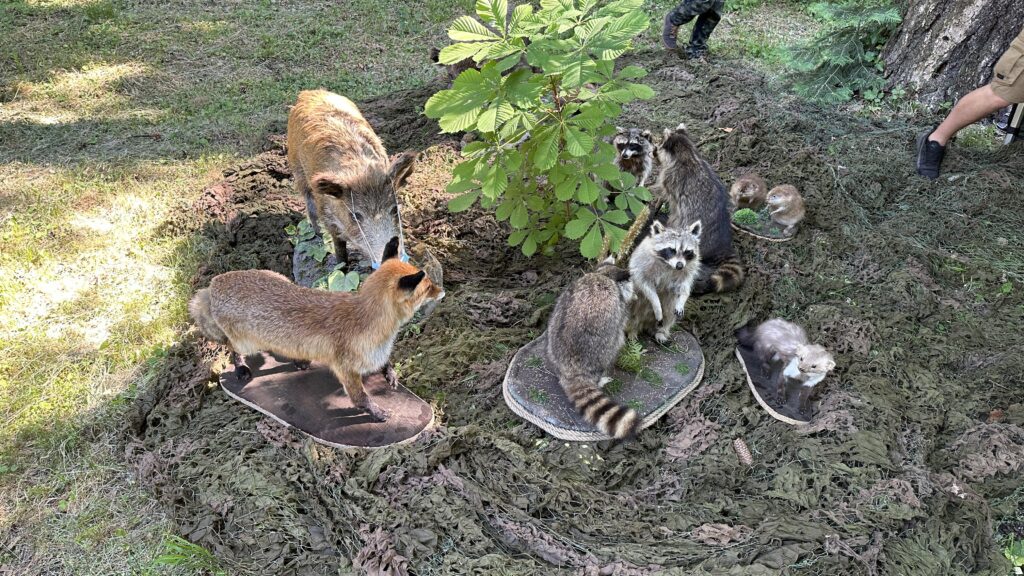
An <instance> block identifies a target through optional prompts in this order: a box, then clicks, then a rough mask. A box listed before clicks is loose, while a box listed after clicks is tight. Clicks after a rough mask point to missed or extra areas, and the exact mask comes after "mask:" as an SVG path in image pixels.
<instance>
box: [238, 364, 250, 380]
mask: <svg viewBox="0 0 1024 576" xmlns="http://www.w3.org/2000/svg"><path fill="white" fill-rule="evenodd" d="M235 378H237V379H238V381H239V382H241V383H243V384H245V383H246V382H248V381H250V380H252V370H250V369H249V367H248V366H246V365H244V364H241V365H239V366H235Z"/></svg>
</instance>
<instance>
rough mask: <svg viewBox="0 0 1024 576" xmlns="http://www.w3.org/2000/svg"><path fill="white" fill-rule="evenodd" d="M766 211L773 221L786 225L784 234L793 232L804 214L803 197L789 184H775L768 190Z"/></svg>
mask: <svg viewBox="0 0 1024 576" xmlns="http://www.w3.org/2000/svg"><path fill="white" fill-rule="evenodd" d="M768 211H769V213H770V214H771V217H772V221H773V222H775V223H776V224H780V225H782V226H785V227H786V230H785V232H786V234H789V233H791V232H793V229H794V228H796V225H797V224H799V223H800V221H801V220H803V219H804V215H805V214H806V210H805V209H804V199H803V197H802V196H800V192H798V191H797V189H796V187H794V186H790V185H789V184H783V185H781V186H776V187H775V188H772V189H771V190H770V191H769V192H768Z"/></svg>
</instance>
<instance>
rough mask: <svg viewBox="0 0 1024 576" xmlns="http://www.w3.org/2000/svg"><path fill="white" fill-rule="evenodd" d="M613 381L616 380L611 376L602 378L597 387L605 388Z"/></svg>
mask: <svg viewBox="0 0 1024 576" xmlns="http://www.w3.org/2000/svg"><path fill="white" fill-rule="evenodd" d="M612 380H614V378H612V377H611V376H602V377H601V379H600V380H598V381H597V387H598V388H604V387H605V386H607V385H608V383H609V382H611V381H612Z"/></svg>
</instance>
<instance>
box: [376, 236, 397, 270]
mask: <svg viewBox="0 0 1024 576" xmlns="http://www.w3.org/2000/svg"><path fill="white" fill-rule="evenodd" d="M398 244H399V240H398V236H393V237H392V238H391V240H388V243H387V244H386V245H385V246H384V255H383V256H381V259H380V262H381V264H383V263H384V262H387V261H388V260H390V259H392V258H395V257H397V256H398Z"/></svg>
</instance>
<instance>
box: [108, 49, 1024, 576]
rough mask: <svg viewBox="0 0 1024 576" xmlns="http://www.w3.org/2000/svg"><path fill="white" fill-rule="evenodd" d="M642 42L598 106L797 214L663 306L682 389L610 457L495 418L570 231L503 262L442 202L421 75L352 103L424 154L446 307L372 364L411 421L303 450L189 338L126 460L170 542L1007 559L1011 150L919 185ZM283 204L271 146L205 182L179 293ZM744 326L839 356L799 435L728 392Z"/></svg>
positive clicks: (1021, 429) (1012, 472)
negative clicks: (362, 447)
mask: <svg viewBox="0 0 1024 576" xmlns="http://www.w3.org/2000/svg"><path fill="white" fill-rule="evenodd" d="M641 57H642V58H643V59H644V61H643V62H639V63H641V64H644V65H647V66H649V67H650V68H652V74H651V76H649V77H648V83H649V84H651V85H652V87H654V88H655V89H656V90H657V91H658V96H657V97H656V98H655V99H653V100H651V101H648V102H643V103H637V104H634V105H631V106H630V107H629V108H628V109H627V110H626V113H625V118H624V119H623V120H622V122H627V123H634V124H637V125H640V126H643V127H647V128H651V129H653V130H656V131H657V132H660V130H661V129H662V128H664V127H666V126H675V125H676V124H678V123H679V122H680V121H685V122H686V123H687V124H688V126H689V127H690V129H691V131H692V132H693V133H694V134H695V135H696V138H697V139H698V140H700V142H701V148H702V150H703V151H704V153H705V155H706V156H707V157H708V159H709V160H710V161H711V162H712V163H713V164H714V165H715V166H716V167H717V169H718V170H719V171H720V173H721V174H722V175H723V178H724V179H726V180H727V181H728V180H731V179H732V178H734V177H735V176H737V175H738V174H740V173H741V172H742V171H744V170H747V169H751V168H756V169H757V170H758V171H759V172H760V173H761V174H762V175H763V176H765V178H766V179H767V180H768V182H769V184H771V185H775V184H778V183H783V182H788V183H792V184H795V185H797V186H798V187H799V188H800V189H801V190H802V191H803V192H804V195H805V197H806V198H808V202H809V206H810V216H809V218H808V221H807V222H806V224H805V225H804V227H803V229H802V231H801V233H800V235H799V236H798V237H797V238H796V239H795V240H793V241H792V242H789V243H786V244H784V245H778V244H769V243H760V242H758V241H756V240H755V239H753V238H749V237H746V236H738V237H737V239H736V240H737V242H738V249H739V252H740V254H741V256H742V258H743V260H744V261H745V262H746V264H747V266H748V271H749V280H748V281H747V284H746V285H745V286H744V287H743V289H742V290H741V291H739V292H738V293H735V294H730V295H726V296H722V297H714V298H706V299H703V300H700V301H696V302H693V304H692V306H690V307H689V310H688V314H687V318H686V319H685V320H684V321H683V322H682V324H683V326H684V327H686V328H687V329H689V330H692V331H693V332H694V333H695V334H696V335H697V337H698V338H699V339H700V341H701V344H702V346H703V347H704V353H705V355H706V358H707V368H706V373H705V377H704V381H703V382H702V383H701V385H700V386H699V387H698V389H697V391H695V392H694V393H693V394H692V395H691V396H689V397H688V398H687V400H685V401H684V402H683V403H682V404H681V405H680V406H678V407H677V408H676V409H674V410H673V411H671V412H670V413H669V414H668V415H667V416H666V417H665V418H663V420H662V421H661V422H659V423H658V424H656V425H655V426H653V427H652V428H650V429H649V430H646V431H645V432H643V433H642V434H641V435H640V437H639V440H638V441H637V442H634V443H630V444H623V445H617V446H605V445H592V444H590V445H576V444H564V443H561V442H553V441H551V439H550V438H547V437H545V436H544V435H543V434H541V433H540V432H539V431H538V430H537V429H536V428H534V427H533V426H531V425H529V424H526V423H523V422H521V421H520V420H518V419H517V418H516V417H515V416H513V415H512V413H511V412H510V411H509V410H508V409H507V408H506V407H505V406H504V403H503V401H502V398H501V392H500V383H501V379H502V376H503V373H504V370H505V367H506V365H507V362H508V359H509V358H510V357H511V355H512V353H514V351H515V349H517V348H518V347H519V346H521V345H523V344H525V343H526V342H528V341H529V340H530V339H532V338H533V337H535V336H536V335H537V334H538V333H539V331H540V330H541V329H542V328H543V323H544V321H545V319H546V308H545V307H546V306H549V305H550V303H551V301H552V300H553V298H554V296H555V294H556V293H557V292H558V290H559V289H560V287H561V286H563V285H565V284H566V283H567V282H568V281H569V280H570V279H571V278H573V277H574V276H576V275H577V274H579V273H580V270H581V269H582V268H583V267H584V266H585V264H584V262H583V261H582V260H581V259H580V258H578V257H577V256H574V254H573V252H574V249H573V248H572V247H568V246H567V247H565V249H564V250H563V251H562V253H561V254H560V255H559V257H557V258H539V257H538V258H534V259H531V260H527V259H525V258H523V257H522V256H521V255H520V254H518V253H517V251H516V250H515V249H512V248H508V247H507V246H506V244H505V235H504V232H503V231H502V229H501V227H500V226H499V225H498V224H497V223H496V222H495V221H494V220H493V218H492V217H491V216H490V215H488V214H486V213H484V212H483V211H480V210H478V209H474V210H470V211H467V212H463V213H460V214H449V213H448V212H447V211H446V209H445V204H444V202H445V199H446V196H445V194H444V193H443V188H444V185H445V184H446V183H447V175H448V173H449V171H450V169H451V167H452V165H453V163H454V162H455V160H456V158H457V156H456V154H455V152H454V143H452V142H445V141H444V140H441V139H439V138H438V137H435V136H434V130H433V128H432V126H430V125H429V124H427V123H425V121H423V120H422V117H421V116H420V115H419V110H420V109H421V106H422V103H423V101H424V100H425V99H426V97H427V96H428V95H429V93H430V90H421V91H412V92H407V93H402V94H397V95H393V96H391V97H388V98H384V99H378V100H377V101H375V102H369V103H366V104H364V110H365V111H366V114H367V117H369V118H370V119H371V120H372V121H374V122H375V123H376V124H377V126H378V130H379V131H380V132H381V133H382V136H383V137H384V138H385V140H386V142H387V144H388V146H389V150H392V151H398V150H400V149H404V148H410V147H411V148H417V149H423V148H424V147H426V146H428V145H431V146H430V147H429V148H427V149H426V151H425V152H424V154H423V155H422V157H421V161H420V164H419V165H418V167H417V172H416V175H415V176H414V178H413V180H412V181H411V183H410V185H409V186H408V188H407V189H406V190H405V191H404V192H403V203H404V206H405V207H404V210H405V214H406V217H405V219H406V226H407V231H406V233H407V237H408V238H410V239H412V240H413V241H418V242H423V243H425V244H427V245H428V246H429V247H430V249H431V251H432V252H433V253H434V254H435V255H437V256H438V258H439V259H440V260H441V261H442V263H443V264H444V266H445V272H446V287H447V288H448V297H447V298H446V300H445V301H444V303H443V304H442V305H441V306H440V307H438V309H437V311H436V312H435V313H434V315H433V316H432V317H431V318H430V319H429V320H428V321H427V322H426V323H425V324H424V325H423V326H422V327H420V328H421V331H420V332H419V333H418V334H413V333H412V332H411V331H410V332H406V333H405V334H404V336H403V337H402V338H401V340H400V342H399V344H398V346H397V349H396V353H395V356H394V359H395V360H397V361H398V362H399V365H400V373H401V376H402V378H403V381H404V383H405V384H406V385H408V386H410V387H412V388H414V389H415V390H416V391H417V392H419V393H421V394H423V395H424V396H425V397H427V398H430V399H433V402H434V404H435V408H436V410H437V413H438V414H437V415H438V417H437V421H438V422H439V426H438V427H437V428H436V430H434V431H432V432H431V433H429V434H425V435H424V436H423V437H421V439H420V440H418V441H417V442H415V443H413V444H411V445H408V446H402V447H398V448H394V449H385V450H379V451H374V452H358V451H338V450H332V449H328V448H325V447H322V446H319V445H317V444H314V443H312V442H310V441H309V440H308V439H306V438H304V437H302V436H301V435H299V434H298V433H295V432H292V431H290V430H288V429H285V428H282V427H281V426H279V425H277V424H276V423H274V422H273V421H271V420H269V419H267V418H264V417H262V416H261V415H260V414H258V413H256V412H255V411H252V410H249V409H247V408H245V407H244V406H242V405H240V404H238V403H236V402H233V401H231V400H230V399H228V398H227V397H226V396H225V395H224V394H223V393H222V392H221V391H220V390H218V389H217V388H216V387H215V386H213V385H212V383H211V370H210V362H211V360H212V359H213V358H214V357H215V356H216V354H217V350H216V349H214V348H213V347H211V346H209V345H208V344H206V343H202V342H200V341H199V340H198V339H196V338H195V336H194V333H193V335H192V336H190V337H189V338H186V340H185V341H184V342H183V343H182V344H181V345H180V346H178V347H177V348H176V349H174V350H173V351H171V353H170V354H169V355H168V357H167V360H166V363H165V364H164V365H163V366H162V367H161V369H160V372H159V378H158V379H157V383H158V385H157V386H156V387H155V389H154V390H153V392H152V394H150V395H148V396H146V397H144V398H142V399H141V400H140V401H139V406H138V408H139V410H138V418H137V419H136V420H135V422H134V424H133V432H132V436H131V439H130V442H129V446H128V449H127V453H128V457H129V459H130V461H132V462H133V463H134V464H135V466H136V467H137V469H138V471H139V475H140V477H141V478H142V479H143V481H145V482H146V483H147V484H148V485H149V486H151V487H152V489H153V490H154V492H155V493H156V494H157V495H158V497H159V498H160V499H161V500H162V501H163V502H165V503H166V505H167V506H168V508H169V509H170V510H171V511H172V512H173V514H174V517H175V518H176V519H177V522H178V526H179V529H180V532H181V533H182V534H183V535H184V536H185V537H187V538H189V539H190V540H192V541H194V542H198V543H200V544H202V545H203V546H206V547H208V548H210V549H211V550H212V551H213V552H214V553H215V554H216V555H217V557H218V558H220V559H223V560H224V561H225V563H226V564H227V565H229V566H231V567H233V568H234V569H235V570H237V571H240V572H247V573H282V574H284V573H288V574H333V573H337V571H338V569H339V567H347V566H351V565H353V564H355V565H358V566H360V567H362V568H363V569H365V570H370V571H372V570H381V571H382V572H381V573H388V574H405V573H407V572H408V571H411V572H414V573H416V574H441V573H493V572H495V571H501V572H502V573H507V574H513V573H515V574H520V573H521V574H549V573H552V568H553V567H558V568H561V569H563V570H565V571H566V572H572V573H582V574H598V573H601V574H611V573H614V574H653V573H658V574H709V573H715V574H724V573H729V574H781V573H786V574H878V573H886V574H908V573H913V574H964V573H971V572H976V573H982V574H1000V575H1001V576H1002V575H1005V574H1006V573H1007V571H1008V568H1007V566H1006V565H1005V560H1003V559H1002V558H1001V555H1000V552H999V546H998V543H997V542H996V533H995V532H996V526H998V525H1000V524H1001V523H1002V522H1003V521H1004V520H1009V519H1012V518H1014V517H1020V515H1021V514H1022V512H1021V502H1022V500H1024V490H1022V488H1021V487H1022V484H1024V476H1022V474H1021V471H1022V468H1024V448H1022V446H1024V404H1022V403H1021V402H1022V397H1021V393H1020V388H1019V383H1020V382H1021V381H1022V379H1024V364H1022V361H1021V359H1020V350H1021V349H1024V338H1022V336H1021V335H1020V326H1022V325H1024V297H1022V291H1024V286H1022V280H1024V254H1022V253H1021V250H1020V246H1021V245H1022V244H1024V237H1022V232H1021V230H1022V229H1024V219H1022V218H1021V215H1020V212H1019V209H1020V205H1021V202H1020V186H1019V182H1020V181H1021V180H1022V178H1024V161H1022V160H1024V152H1022V149H1021V147H1020V146H1015V147H1009V148H1004V149H1001V150H999V151H998V152H996V153H994V154H981V153H976V152H973V151H971V150H963V149H957V148H955V147H954V148H953V149H952V151H951V155H950V157H949V158H948V160H947V167H948V174H949V178H946V179H942V180H940V181H937V182H935V183H929V182H927V181H924V180H922V179H919V178H918V177H916V176H915V175H914V174H913V172H912V165H911V162H910V157H911V142H910V141H911V137H912V134H913V133H914V129H913V127H912V126H908V125H905V124H902V123H898V122H897V123H892V122H883V121H870V120H864V119H857V118H853V117H850V116H848V115H843V114H840V113H837V112H834V111H830V110H822V109H818V108H813V107H810V106H808V105H806V104H801V103H799V102H796V101H790V100H786V99H785V98H782V99H780V91H779V90H777V89H775V88H773V87H772V86H769V85H768V84H766V83H765V81H764V80H763V79H762V78H760V77H759V76H758V75H757V74H755V73H753V72H750V71H748V70H747V69H746V68H744V67H743V66H742V65H740V64H738V63H736V62H721V63H714V62H712V63H698V64H680V63H679V62H678V61H677V60H671V61H670V60H664V61H659V60H658V59H659V58H660V56H658V55H653V56H652V55H650V54H646V55H641V56H640V57H637V60H638V61H639V60H640V58H641ZM652 59H653V60H654V62H653V63H652V61H651V60H652ZM300 209H301V203H300V201H299V200H298V199H297V198H296V197H294V196H293V195H292V193H291V190H290V182H289V180H288V175H287V170H286V168H285V164H284V160H283V156H282V152H281V150H279V149H274V150H271V151H269V152H267V153H265V154H263V155H260V156H258V157H256V158H254V159H253V160H252V161H251V162H247V163H245V164H244V165H242V166H239V167H238V168H237V169H236V170H234V171H232V172H229V173H227V174H226V179H225V182H223V183H221V184H218V185H215V186H213V187H211V188H210V189H208V190H207V191H206V193H205V194H204V195H203V197H202V198H201V199H200V200H199V201H198V203H197V204H195V205H193V206H190V207H183V210H182V214H181V218H180V221H179V222H178V224H177V225H181V226H194V227H195V230H196V234H197V236H198V237H199V240H200V241H202V242H205V243H207V245H208V246H209V250H210V252H209V262H208V264H207V266H206V267H205V268H204V269H203V270H202V271H201V272H200V274H199V276H198V277H197V278H196V279H195V284H196V286H197V287H198V286H201V285H203V284H205V282H206V281H207V280H208V279H209V278H210V277H211V276H212V275H214V274H217V273H220V272H223V271H226V270H230V269H236V268H248V267H263V268H270V269H274V270H278V271H280V272H284V273H287V270H288V269H289V263H290V259H289V254H290V249H291V247H290V245H289V244H288V242H287V240H286V239H285V236H284V232H283V228H284V226H285V225H286V224H288V223H290V222H294V221H296V220H298V219H299V218H300V213H299V210H300ZM197 223H198V224H197ZM770 316H784V317H787V318H789V319H791V320H794V321H797V322H799V323H801V324H803V325H805V326H806V327H807V329H808V331H809V332H810V333H812V334H817V335H820V339H821V341H822V343H823V344H825V345H826V346H828V347H829V348H830V349H832V350H834V351H835V352H836V353H837V356H838V358H837V359H838V367H837V370H836V372H835V373H834V376H832V377H831V378H830V380H829V381H828V390H827V393H826V398H825V401H824V404H823V410H824V412H825V414H826V415H825V416H824V417H823V418H821V419H820V420H819V421H817V422H816V423H815V424H814V425H812V426H810V427H809V428H807V429H805V430H798V429H796V428H793V427H790V426H787V425H785V424H782V423H779V422H777V421H775V420H773V419H771V418H769V417H768V416H767V415H766V414H765V413H764V412H763V411H762V410H761V409H760V408H759V407H758V406H757V405H756V403H755V402H754V400H753V398H752V397H751V396H750V393H749V391H748V390H747V387H746V383H745V381H744V378H743V374H742V371H741V370H740V367H739V365H738V363H737V361H736V360H735V357H734V356H733V346H734V341H733V338H732V330H733V328H734V327H737V326H739V325H741V324H744V323H746V322H747V321H749V320H751V319H764V318H767V317H770ZM736 438H742V439H744V440H745V442H746V444H747V445H748V446H749V448H750V450H751V452H752V454H753V461H754V463H753V466H752V467H749V468H748V467H746V466H744V465H743V464H742V463H741V462H740V461H739V459H738V458H737V455H736V453H735V452H734V451H733V447H732V441H733V440H734V439H736Z"/></svg>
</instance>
